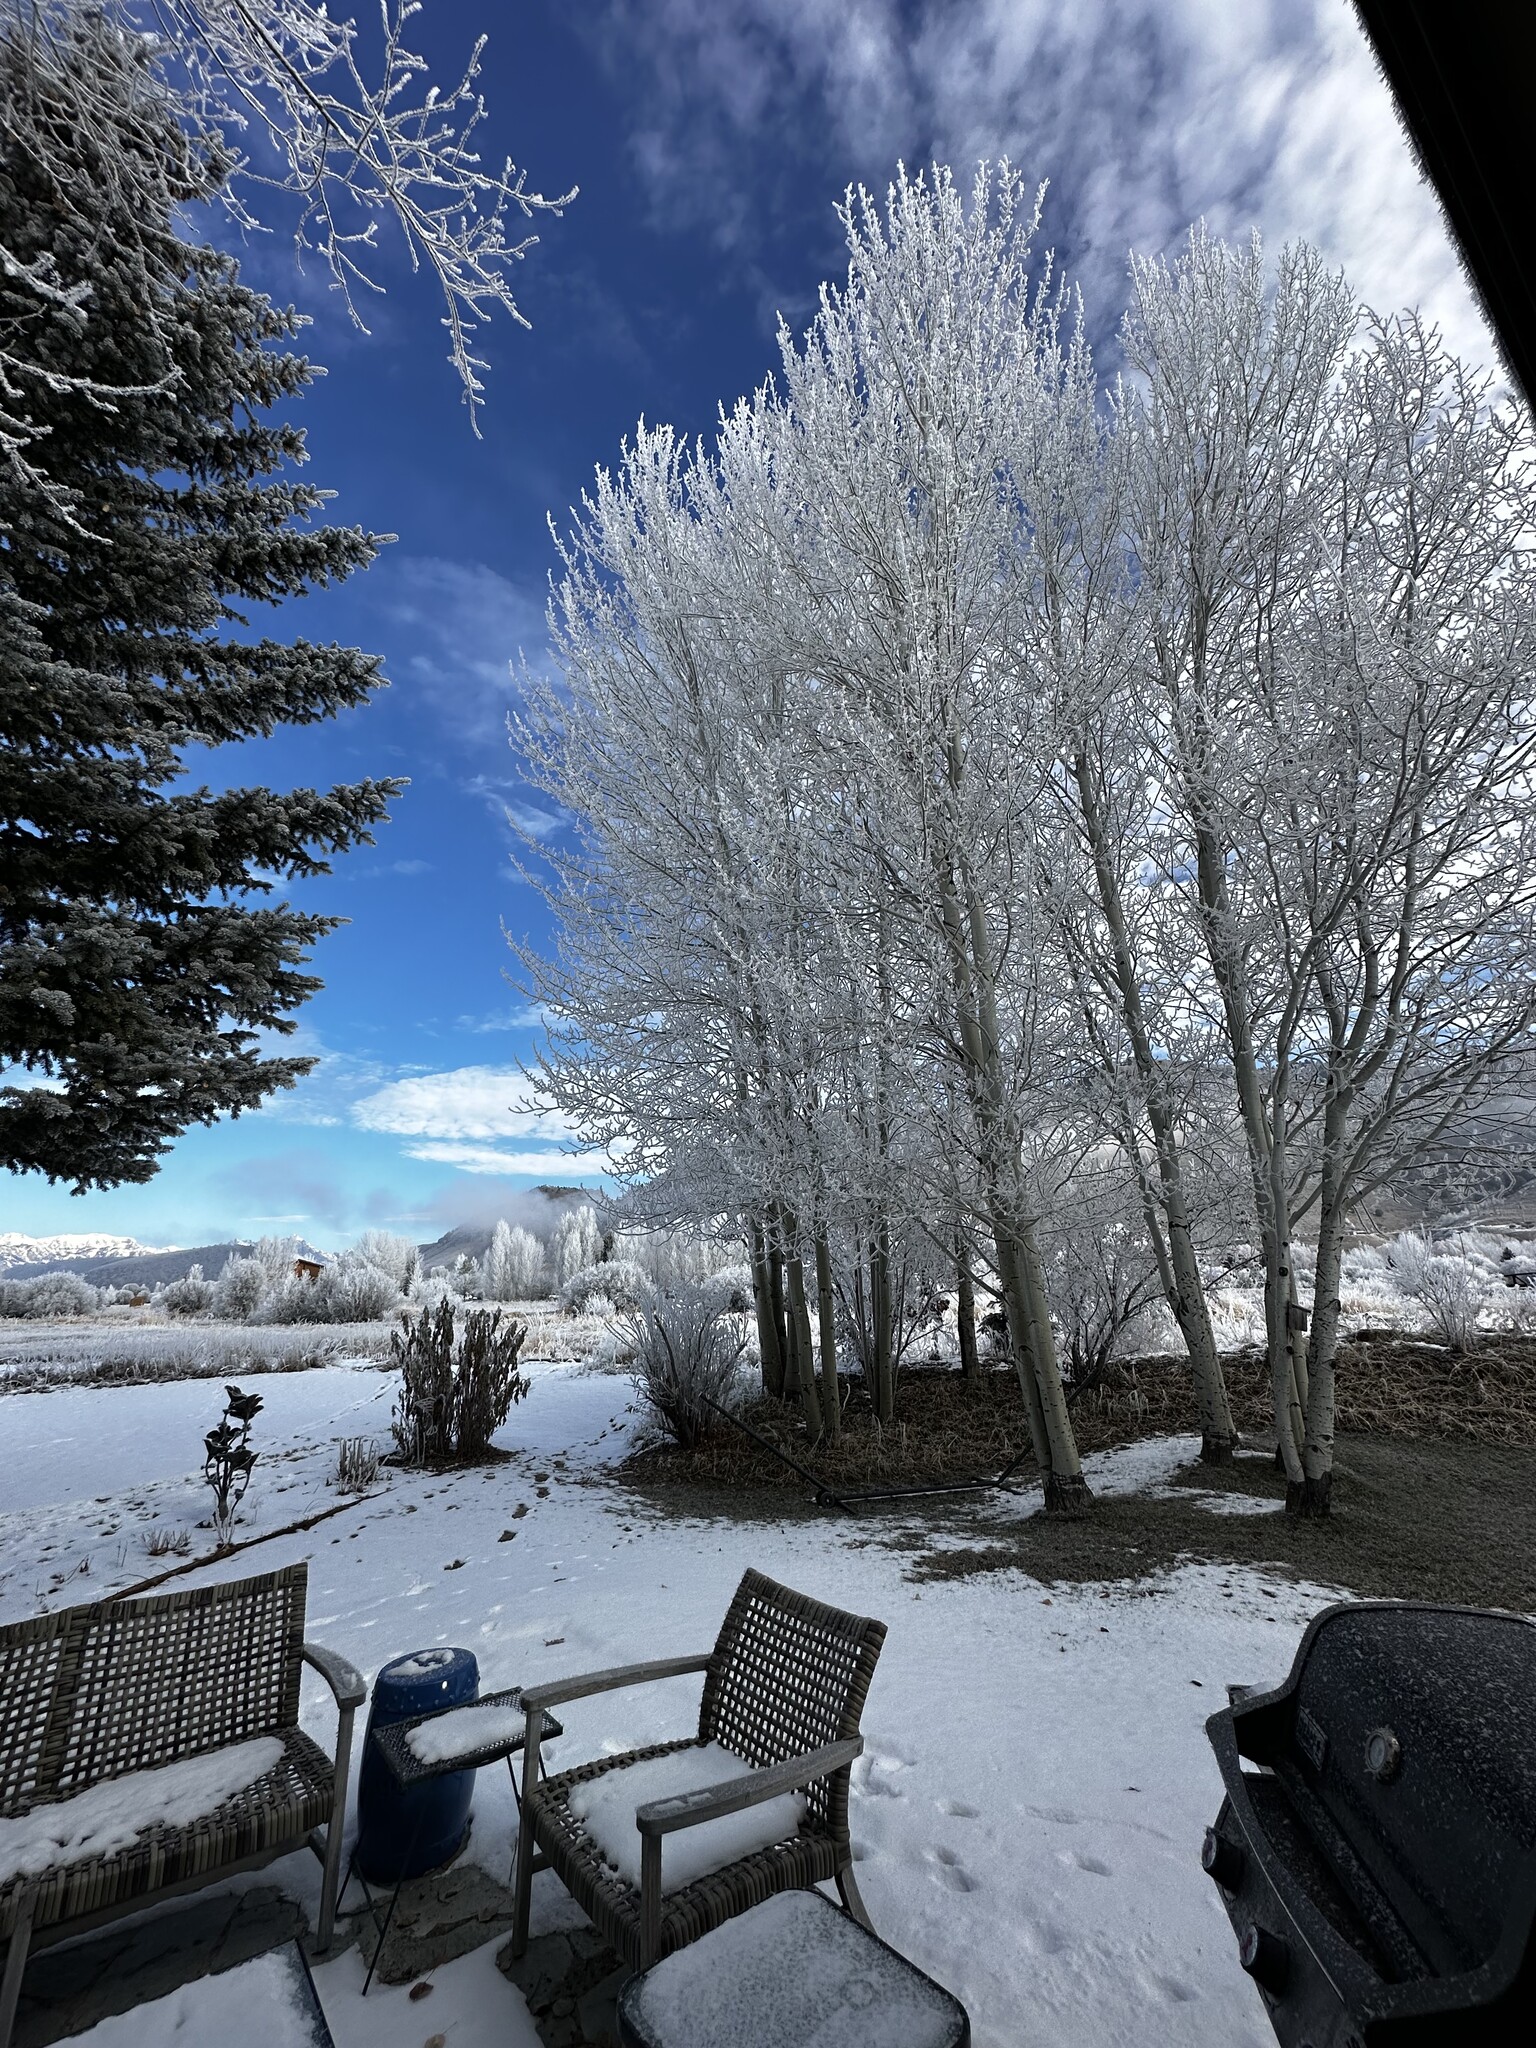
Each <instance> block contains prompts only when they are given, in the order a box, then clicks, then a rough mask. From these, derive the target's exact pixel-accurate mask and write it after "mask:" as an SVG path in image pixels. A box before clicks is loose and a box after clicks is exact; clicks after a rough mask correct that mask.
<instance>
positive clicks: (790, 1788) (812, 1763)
mask: <svg viewBox="0 0 1536 2048" xmlns="http://www.w3.org/2000/svg"><path fill="white" fill-rule="evenodd" d="M863 1748H864V1738H863V1736H862V1735H850V1736H849V1737H848V1738H847V1739H846V1740H845V1741H843V1742H829V1743H828V1744H827V1745H826V1747H825V1748H824V1749H813V1750H809V1751H807V1752H806V1754H805V1755H804V1756H792V1757H786V1758H785V1760H784V1762H783V1763H781V1764H769V1765H768V1767H767V1769H766V1770H761V1771H753V1772H751V1773H750V1775H749V1776H747V1777H745V1778H726V1779H725V1780H724V1781H723V1782H722V1783H720V1784H718V1785H701V1786H700V1787H699V1789H698V1790H697V1791H696V1792H676V1793H674V1794H673V1795H672V1797H671V1798H670V1799H652V1800H651V1801H650V1802H649V1803H648V1804H647V1805H645V1806H638V1807H636V1809H635V1825H636V1827H637V1828H639V1830H640V1832H641V1834H642V1835H655V1836H658V1837H659V1836H661V1835H670V1834H671V1833H673V1831H674V1830H675V1829H677V1828H693V1827H697V1826H698V1825H699V1823H700V1822H701V1821H706V1820H719V1819H720V1818H721V1816H722V1815H724V1814H727V1813H740V1812H742V1811H743V1810H744V1809H745V1808H746V1807H749V1806H760V1805H761V1804H762V1802H763V1801H764V1800H765V1799H777V1798H778V1797H779V1795H780V1794H781V1793H783V1792H798V1791H799V1789H800V1787H801V1786H802V1785H809V1784H810V1783H811V1782H812V1780H813V1779H815V1778H826V1777H830V1776H831V1774H832V1772H834V1771H842V1770H846V1769H847V1768H848V1766H849V1765H850V1764H851V1763H852V1762H853V1760H854V1758H855V1757H856V1756H859V1755H860V1754H861V1753H862V1752H863Z"/></svg>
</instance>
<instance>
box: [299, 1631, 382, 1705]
mask: <svg viewBox="0 0 1536 2048" xmlns="http://www.w3.org/2000/svg"><path fill="white" fill-rule="evenodd" d="M302 1654H303V1658H304V1662H305V1663H306V1664H309V1665H312V1666H313V1667H314V1669H315V1670H316V1671H318V1672H319V1674H320V1676H321V1677H322V1678H323V1679H324V1680H325V1682H326V1684H327V1685H328V1686H329V1687H330V1688H331V1691H332V1693H333V1694H334V1695H335V1698H336V1704H337V1706H338V1707H360V1706H361V1705H362V1704H363V1701H364V1700H365V1699H367V1697H368V1681H367V1680H366V1679H365V1678H364V1676H363V1674H362V1673H361V1671H359V1670H358V1668H357V1666H356V1665H355V1664H349V1663H348V1662H347V1660H346V1658H345V1657H339V1656H337V1654H336V1652H335V1651H334V1650H325V1649H322V1648H321V1646H320V1645H319V1643H306V1644H305V1645H304V1648H303V1653H302Z"/></svg>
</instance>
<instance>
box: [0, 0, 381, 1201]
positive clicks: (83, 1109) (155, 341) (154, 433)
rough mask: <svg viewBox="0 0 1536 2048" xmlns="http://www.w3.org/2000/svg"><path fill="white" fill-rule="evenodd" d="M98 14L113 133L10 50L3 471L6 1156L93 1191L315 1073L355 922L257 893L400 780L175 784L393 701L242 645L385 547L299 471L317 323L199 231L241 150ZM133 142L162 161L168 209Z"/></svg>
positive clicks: (311, 859) (0, 816)
mask: <svg viewBox="0 0 1536 2048" xmlns="http://www.w3.org/2000/svg"><path fill="white" fill-rule="evenodd" d="M82 21H83V25H82V28H81V30H80V32H79V33H78V35H77V37H76V39H75V41H74V44H73V46H72V50H71V53H70V54H71V57H72V60H73V61H75V62H78V63H79V64H81V65H87V66H91V67H93V71H92V77H91V84H92V94H93V98H94V101H95V104H96V106H97V107H98V109H99V110H101V114H100V118H99V119H98V121H97V122H96V123H94V124H92V125H91V126H90V127H89V128H86V127H83V126H82V125H81V124H80V123H78V122H72V121H71V120H70V119H69V118H68V95H67V94H61V95H60V96H59V100H58V105H57V109H56V118H55V117H54V116H53V115H52V114H51V113H50V107H49V104H48V102H47V94H48V90H49V87H48V82H47V80H46V79H43V80H39V78H38V76H37V74H36V72H35V71H34V70H32V69H30V68H29V66H28V64H27V61H26V56H25V52H24V51H22V50H20V49H18V47H17V46H16V44H15V43H14V41H13V40H12V39H10V38H7V37H0V247H3V248H4V249H5V250H6V251H7V252H8V255H9V257H10V259H11V260H9V261H8V262H7V264H6V265H5V266H4V267H3V269H0V342H3V344H4V365H5V372H4V375H0V387H4V388H0V425H3V415H4V411H5V405H6V401H7V400H8V399H9V398H13V397H15V396H16V386H17V382H18V376H19V377H20V379H21V381H23V382H24V383H25V385H26V389H25V391H24V392H23V393H22V394H21V396H22V397H23V398H24V399H25V402H26V404H27V406H28V407H29V409H30V417H31V420H32V422H33V424H34V425H40V426H41V427H42V428H43V432H42V433H41V434H40V435H38V436H36V437H35V438H32V439H31V440H30V441H29V444H28V446H27V449H26V464H25V465H19V464H17V463H15V462H12V463H10V464H9V465H7V464H5V463H4V462H0V740H3V746H0V1061H3V1062H6V1063H9V1065H10V1067H11V1069H12V1076H11V1078H12V1079H13V1080H20V1079H21V1077H20V1076H19V1075H17V1074H16V1073H15V1071H14V1070H15V1069H16V1068H17V1067H21V1068H25V1069H29V1070H30V1074H29V1075H28V1077H27V1080H28V1082H29V1083H30V1085H21V1086H5V1087H3V1088H0V1165H3V1166H5V1167H8V1168H10V1169H11V1170H13V1171H29V1170H30V1171H38V1172H41V1173H44V1174H46V1175H47V1176H48V1177H49V1178H50V1179H51V1180H69V1181H73V1182H74V1184H75V1187H76V1191H77V1192H79V1191H81V1190H83V1189H85V1188H88V1187H110V1186H114V1185H117V1184H118V1183H121V1182H124V1181H144V1180H147V1179H149V1178H150V1177H151V1176H152V1175H153V1174H154V1172H155V1171H156V1166H157V1161H158V1159H159V1156H160V1155H161V1154H163V1153H164V1152H165V1150H166V1149H167V1147H168V1145H169V1143H170V1141H171V1140H172V1139H173V1138H175V1137H176V1136H177V1135H178V1134H179V1133H180V1132H181V1131H183V1130H184V1129H186V1128H187V1126H188V1125H190V1124H193V1123H209V1122H212V1121H213V1120H214V1119H215V1118H216V1117H218V1116H220V1115H223V1114H226V1113H233V1114H238V1113H239V1112H240V1111H241V1110H242V1109H248V1108H251V1107H253V1106H254V1105H255V1104H257V1103H259V1102H260V1101H261V1100H262V1099H263V1098H264V1097H265V1096H266V1095H268V1094H269V1093H270V1092H271V1091H272V1090H273V1089H276V1088H282V1087H289V1086H291V1085H292V1084H293V1082H294V1081H295V1080H296V1079H297V1078H298V1077H299V1076H300V1075H301V1074H302V1073H304V1072H305V1071H306V1070H307V1068H308V1067H309V1066H310V1065H311V1064H312V1062H311V1061H308V1060H304V1059H295V1058H282V1057H274V1056H272V1054H271V1053H270V1052H269V1051H266V1050H264V1049H263V1044H262V1036H263V1034H266V1033H269V1032H275V1033H287V1032H291V1031H292V1030H293V1028H294V1027H293V1020H292V1017H291V1015H290V1013H291V1012H292V1011H293V1010H294V1009H295V1008H296V1007H297V1006H298V1005H299V1004H300V1003H302V1002H303V1001H304V1000H305V998H306V997H307V996H309V995H310V994H311V993H312V992H313V991H314V990H315V989H316V988H318V987H319V986H320V983H319V981H318V980H317V979H316V978H315V977H314V976H313V975H311V974H306V973H304V972H303V971H302V968H303V965H304V964H305V962H306V961H307V958H308V955H307V951H306V949H307V948H308V947H309V946H310V945H311V944H312V942H313V941H315V940H316V939H317V938H319V937H320V936H321V935H323V934H324V933H326V932H327V931H329V930H331V929H332V928H333V927H334V926H335V925H337V924H338V923H341V922H343V921H344V920H341V919H337V918H332V917H324V916H316V915H311V914H309V913H307V912H301V911H298V910H295V909H294V908H292V907H291V906H290V905H289V904H288V903H286V902H271V901H261V900H257V899H259V898H261V897H270V895H271V892H272V881H273V878H278V879H291V878H302V877H308V876H313V875H317V874H323V873H325V872H327V871H328V869H327V860H326V856H327V855H329V854H335V853H337V852H340V851H343V850H345V849H347V848H349V847H352V846H355V845H357V844H359V843H368V842H370V841H371V836H372V835H371V832H370V829H369V828H370V827H371V826H373V825H375V824H377V823H378V822H379V821H380V820H382V819H383V818H384V817H385V815H386V805H387V802H388V800H389V798H390V797H391V796H393V795H394V794H395V793H396V792H397V791H398V790H399V789H400V788H401V787H402V786H403V785H402V784H401V783H400V782H398V781H393V780H370V781H365V782H359V783H355V784H352V785H349V786H347V787H341V788H334V789H331V790H328V791H317V790H310V789H301V790H295V791H293V792H291V793H289V794H286V795H283V794H279V793H277V792H275V791H272V790H269V789H260V788H257V789H237V790H230V791H226V792H224V793H222V794H214V793H211V792H210V791H209V790H208V789H206V788H198V789H189V788H187V787H186V786H185V780H186V778H185V776H184V774H183V768H182V763H183V757H184V754H185V751H186V749H187V748H189V747H190V746H193V745H200V746H217V745H221V744H224V743H226V742H229V741H234V740H241V739H245V738H249V737H252V736H255V735H258V734H262V735H265V734H270V733H271V732H272V731H273V730H274V728H275V727H277V726H279V725H305V724H310V723H313V722H314V721H316V720H319V719H323V718H329V717H331V716H333V715H334V714H335V713H336V712H338V711H340V710H342V709H344V708H347V707H350V706H354V705H359V704H362V703H364V702H365V701H366V700H367V698H368V696H369V694H370V693H371V691H372V690H373V689H375V688H376V687H378V686H379V685H380V684H381V683H382V681H383V678H382V677H381V676H380V674H379V672H378V660H377V657H374V656H371V655H366V654H362V653H360V652H358V651H357V650H356V649H353V648H346V647H338V646H318V645H312V644H310V643H308V642H305V641H298V642H295V643H293V644H284V643H280V642H278V641H275V640H268V639H256V638H247V637H242V631H243V629H244V628H245V627H246V617H245V613H244V611H243V609H242V607H245V606H249V605H251V604H256V603H261V604H275V603H278V602H280V601H281V600H282V599H283V598H286V597H289V596H292V595H296V594H298V593H300V592H303V591H306V590H309V589H312V588H314V587H316V586H319V585H326V584H330V583H333V582H335V581H338V580H339V579H341V578H343V577H345V576H348V575H350V574H351V573H352V571H353V570H355V569H359V568H362V567H364V566H366V564H367V563H368V562H370V561H371V560H372V558H373V556H374V554H375V553H376V551H377V548H378V545H379V542H380V536H378V535H373V534H368V533H365V532H362V531H361V530H359V529H357V528H355V527H338V526H325V525H321V524H318V523H316V515H317V514H318V513H319V512H320V510H321V508H322V506H323V505H324V503H325V501H326V500H327V498H328V497H329V496H330V495H331V494H330V493H328V492H325V491H322V490H319V489H317V488H316V487H315V486H314V485H312V484H308V483H304V482H300V481H299V480H298V479H297V478H296V477H295V476H294V475H293V473H292V471H293V467H294V465H297V464H298V463H300V462H302V461H303V459H304V437H303V435H302V433H301V432H299V431H298V430H297V429H296V428H294V427H292V426H291V425H289V424H287V423H286V422H285V421H284V420H283V419H282V417H281V413H282V410H283V408H284V407H285V406H286V405H287V404H288V403H289V402H290V401H292V400H293V399H294V398H296V397H297V396H298V395H299V394H300V393H301V392H302V391H303V390H304V388H305V386H306V385H307V384H308V383H309V382H310V379H311V377H312V376H313V375H314V371H313V369H312V367H311V366H310V364H309V363H308V362H307V361H306V360H305V358H304V357H303V356H301V355H299V354H297V353H295V352H294V351H293V349H292V348H291V347H290V346H289V344H290V342H291V341H292V338H293V336H294V334H295V333H296V331H297V329H298V328H299V326H300V325H301V321H300V319H299V317H298V316H297V315H295V314H294V313H293V312H292V310H286V311H285V310H283V309H281V308H279V307H276V306H274V305H272V304H271V303H270V301H268V300H267V299H265V298H263V297H262V296H261V295H260V294H258V293H256V292H254V291H252V290H250V289H249V288H248V287H247V286H246V285H244V284H242V282H241V281H240V276H239V271H238V266H237V265H236V263H235V262H234V261H233V260H232V259H231V258H230V257H229V256H228V255H226V254H224V253H222V252H221V251H219V250H216V249H213V248H210V247H203V246H198V245H197V244H195V243H194V242H192V241H190V240H187V239H186V229H185V215H184V213H183V211H182V209H184V208H185V207H186V206H187V205H189V204H193V203H196V202H199V201H205V200H207V199H209V198H211V197H213V196H215V195H216V194H217V192H218V190H219V189H220V185H221V182H222V180H223V178H224V175H225V171H226V168H227V158H226V157H225V155H224V152H223V151H222V149H221V145H220V141H219V138H218V137H217V136H216V135H206V136H196V135H189V134H187V133H186V132H185V130H184V128H183V127H182V126H180V125H178V123H177V121H176V119H175V117H174V108H173V105H172V103H170V102H168V101H167V99H166V97H165V95H164V94H163V92H160V91H158V90H157V89H156V88H155V85H154V81H153V76H152V71H151V67H150V65H149V63H148V60H147V59H146V57H145V56H144V54H143V51H142V47H141V46H140V45H138V44H135V43H133V42H131V41H129V40H127V39H125V38H123V37H121V36H119V35H117V34H115V33H114V32H113V31H111V30H110V29H109V28H106V27H102V26H100V25H97V26H94V27H93V26H91V24H90V23H89V21H88V20H87V19H85V18H84V17H82ZM22 94H25V95H26V96H27V104H26V109H25V111H26V115H27V118H26V119H25V120H13V119H12V118H11V115H12V113H13V112H14V111H16V109H17V105H18V96H19V95H22ZM40 95H41V103H40ZM109 115H110V118H108V116H109ZM125 151H126V152H130V153H137V154H138V155H139V157H140V159H141V161H149V162H150V163H151V164H152V165H153V169H154V177H155V190H156V191H157V193H158V194H159V195H160V196H159V200H158V201H157V204H156V205H155V206H154V207H153V208H152V209H150V210H149V212H148V213H146V211H145V209H144V205H143V192H144V188H145V180H144V178H143V177H140V178H139V179H138V180H137V181H136V185H137V189H136V190H135V191H134V192H133V193H132V195H131V199H130V198H129V197H127V196H125V195H124V191H123V185H122V181H121V179H120V178H119V177H117V176H116V175H115V172H114V165H117V164H120V163H121V161H122V153H123V152H125ZM167 279H169V280H170V282H167V281H166V280H167ZM151 315H152V316H153V317H151ZM18 363H20V364H21V365H22V366H23V367H22V370H21V371H20V372H18V371H17V369H16V365H17V364H18ZM0 452H3V451H0ZM28 467H30V469H31V470H32V471H38V470H40V471H42V472H43V480H44V482H45V483H46V486H47V488H45V489H43V490H41V491H39V490H38V489H37V488H35V487H34V482H35V479H34V477H33V476H31V475H29V474H27V473H26V471H27V468H28ZM39 1084H41V1085H39Z"/></svg>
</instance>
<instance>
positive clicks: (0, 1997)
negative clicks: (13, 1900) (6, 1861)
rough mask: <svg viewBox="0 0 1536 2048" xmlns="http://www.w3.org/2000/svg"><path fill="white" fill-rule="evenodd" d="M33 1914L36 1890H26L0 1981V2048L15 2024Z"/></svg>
mask: <svg viewBox="0 0 1536 2048" xmlns="http://www.w3.org/2000/svg"><path fill="white" fill-rule="evenodd" d="M36 1911H37V1889H36V1887H35V1886H32V1887H30V1888H29V1889H28V1890H26V1891H25V1892H23V1893H22V1895H21V1898H20V1900H19V1901H18V1903H17V1908H16V1924H15V1925H14V1926H13V1927H12V1929H11V1945H10V1948H9V1949H8V1950H7V1952H6V1958H5V1978H4V1981H3V1982H0V2048H11V2029H12V2028H13V2027H14V2026H15V2024H16V2008H17V2006H18V2005H20V2003H21V1980H22V1978H23V1976H24V1975H25V1974H26V1968H27V1951H28V1950H29V1949H30V1948H31V1946H32V1920H33V1916H34V1914H35V1913H36Z"/></svg>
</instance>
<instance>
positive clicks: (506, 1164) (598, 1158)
mask: <svg viewBox="0 0 1536 2048" xmlns="http://www.w3.org/2000/svg"><path fill="white" fill-rule="evenodd" d="M405 1150H406V1155H407V1157H409V1158H411V1159H427V1160H432V1161H434V1162H436V1163H437V1164H439V1165H442V1166H456V1167H458V1169H459V1171H460V1172H461V1173H530V1174H534V1175H536V1176H537V1177H538V1178H539V1179H540V1180H544V1181H550V1182H561V1183H563V1182H566V1181H569V1180H570V1178H571V1176H572V1175H573V1174H575V1175H585V1176H587V1177H590V1176H592V1175H593V1174H608V1173H611V1172H612V1171H613V1168H612V1166H611V1165H610V1163H609V1161H608V1160H607V1159H606V1158H605V1157H604V1155H603V1154H602V1153H601V1152H498V1151H496V1150H494V1149H493V1148H492V1147H491V1146H489V1145H451V1144H437V1143H426V1144H420V1145H407V1146H406V1148H405Z"/></svg>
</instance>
